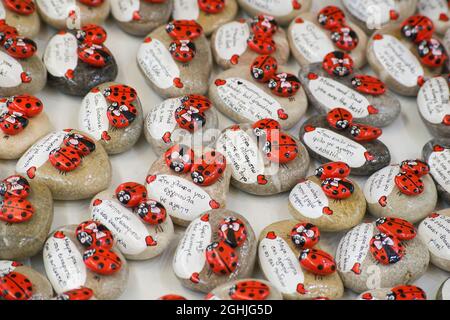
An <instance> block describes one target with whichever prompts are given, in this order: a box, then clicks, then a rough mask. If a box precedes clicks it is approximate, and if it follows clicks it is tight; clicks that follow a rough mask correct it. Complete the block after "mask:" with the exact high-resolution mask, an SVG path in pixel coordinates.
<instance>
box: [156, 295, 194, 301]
mask: <svg viewBox="0 0 450 320" xmlns="http://www.w3.org/2000/svg"><path fill="white" fill-rule="evenodd" d="M158 300H187V299H186V298H185V297H183V296H179V295H177V294H166V295H164V296H162V297H159V298H158Z"/></svg>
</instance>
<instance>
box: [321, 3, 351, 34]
mask: <svg viewBox="0 0 450 320" xmlns="http://www.w3.org/2000/svg"><path fill="white" fill-rule="evenodd" d="M317 21H318V22H319V23H320V24H321V25H322V26H323V27H324V28H325V29H327V30H332V29H334V28H336V27H339V26H342V25H345V13H344V12H343V11H342V10H341V9H340V8H339V7H335V6H326V7H324V8H323V9H322V10H320V11H319V14H318V15H317Z"/></svg>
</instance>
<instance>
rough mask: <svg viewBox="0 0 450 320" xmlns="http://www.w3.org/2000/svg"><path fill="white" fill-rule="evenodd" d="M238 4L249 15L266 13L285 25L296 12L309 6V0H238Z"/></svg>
mask: <svg viewBox="0 0 450 320" xmlns="http://www.w3.org/2000/svg"><path fill="white" fill-rule="evenodd" d="M238 3H239V6H240V7H241V8H242V9H243V10H244V11H245V12H247V13H248V14H249V15H251V16H256V15H259V14H266V15H270V16H273V17H274V18H275V19H277V20H278V21H279V23H281V24H283V25H287V24H288V23H289V22H291V20H292V19H294V18H295V17H296V16H297V15H298V14H300V13H302V12H307V11H309V9H310V8H311V4H312V1H311V0H295V1H286V0H262V1H255V0H238Z"/></svg>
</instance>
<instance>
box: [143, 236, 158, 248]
mask: <svg viewBox="0 0 450 320" xmlns="http://www.w3.org/2000/svg"><path fill="white" fill-rule="evenodd" d="M145 243H146V244H147V247H154V246H156V245H157V244H158V242H156V241H155V239H153V237H152V236H146V237H145Z"/></svg>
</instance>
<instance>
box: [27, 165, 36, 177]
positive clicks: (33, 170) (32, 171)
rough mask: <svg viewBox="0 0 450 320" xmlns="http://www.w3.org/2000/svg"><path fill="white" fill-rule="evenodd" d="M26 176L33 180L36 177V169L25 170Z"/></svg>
mask: <svg viewBox="0 0 450 320" xmlns="http://www.w3.org/2000/svg"><path fill="white" fill-rule="evenodd" d="M27 176H28V178H30V179H34V177H35V176H36V167H31V168H29V169H28V170H27Z"/></svg>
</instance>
